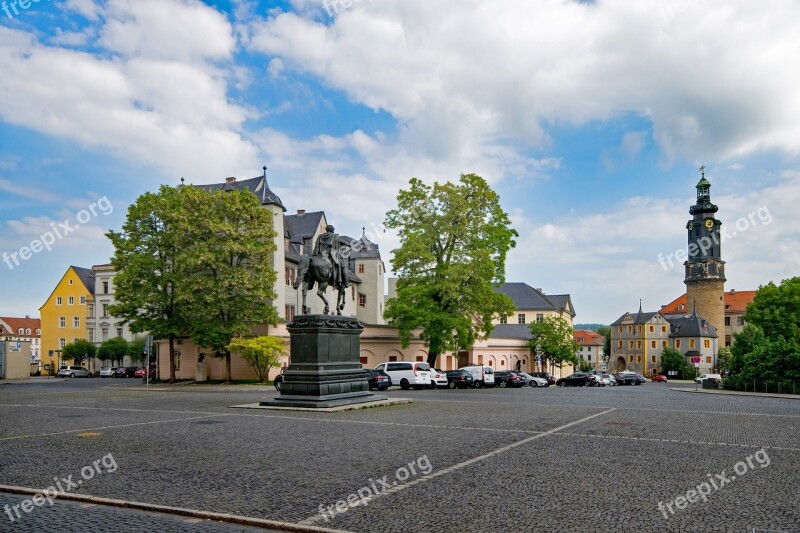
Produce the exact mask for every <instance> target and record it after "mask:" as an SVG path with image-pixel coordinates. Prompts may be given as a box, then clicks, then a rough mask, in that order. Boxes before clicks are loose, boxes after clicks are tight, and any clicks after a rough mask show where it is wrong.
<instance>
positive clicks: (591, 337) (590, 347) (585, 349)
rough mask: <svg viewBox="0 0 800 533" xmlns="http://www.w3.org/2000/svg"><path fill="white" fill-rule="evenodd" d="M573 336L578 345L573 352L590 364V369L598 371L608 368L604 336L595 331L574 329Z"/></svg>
mask: <svg viewBox="0 0 800 533" xmlns="http://www.w3.org/2000/svg"><path fill="white" fill-rule="evenodd" d="M573 336H574V338H575V342H577V343H578V346H579V348H578V351H577V352H576V353H575V355H576V356H577V357H578V359H580V360H581V361H584V362H586V363H588V364H590V365H592V370H597V371H598V372H605V371H606V370H608V365H607V364H606V361H605V349H606V338H605V337H604V336H603V335H600V334H599V333H597V332H596V331H591V330H586V329H576V330H575V333H574V334H573Z"/></svg>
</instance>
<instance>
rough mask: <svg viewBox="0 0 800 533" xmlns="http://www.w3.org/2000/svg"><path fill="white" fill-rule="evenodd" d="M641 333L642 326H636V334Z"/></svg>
mask: <svg viewBox="0 0 800 533" xmlns="http://www.w3.org/2000/svg"><path fill="white" fill-rule="evenodd" d="M641 332H642V326H641V325H639V326H636V333H641Z"/></svg>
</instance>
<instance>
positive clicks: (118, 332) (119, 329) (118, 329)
mask: <svg viewBox="0 0 800 533" xmlns="http://www.w3.org/2000/svg"><path fill="white" fill-rule="evenodd" d="M117 337H122V328H117Z"/></svg>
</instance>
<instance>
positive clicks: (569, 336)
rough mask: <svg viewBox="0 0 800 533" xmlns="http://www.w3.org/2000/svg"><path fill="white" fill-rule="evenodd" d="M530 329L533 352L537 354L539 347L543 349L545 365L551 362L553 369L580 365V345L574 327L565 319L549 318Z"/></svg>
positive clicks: (535, 323)
mask: <svg viewBox="0 0 800 533" xmlns="http://www.w3.org/2000/svg"><path fill="white" fill-rule="evenodd" d="M529 327H530V330H531V340H530V342H529V345H530V349H531V352H534V353H535V352H536V348H537V346H539V347H541V349H542V358H543V359H544V362H545V364H546V363H547V362H548V361H549V362H550V365H551V366H552V367H561V366H562V365H564V364H565V363H566V364H578V363H579V359H578V356H577V355H576V354H577V352H578V350H580V345H579V344H578V342H577V341H576V340H575V337H574V335H573V334H574V331H573V329H572V326H570V325H569V322H567V320H566V319H565V318H563V317H560V316H549V317H547V318H545V319H544V320H543V321H541V322H533V323H532V324H531V325H530V326H529Z"/></svg>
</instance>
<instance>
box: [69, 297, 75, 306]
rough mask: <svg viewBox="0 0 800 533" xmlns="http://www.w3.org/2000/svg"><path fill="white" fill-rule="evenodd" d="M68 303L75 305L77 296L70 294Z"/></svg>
mask: <svg viewBox="0 0 800 533" xmlns="http://www.w3.org/2000/svg"><path fill="white" fill-rule="evenodd" d="M67 305H75V297H74V296H70V297H69V298H67Z"/></svg>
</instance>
